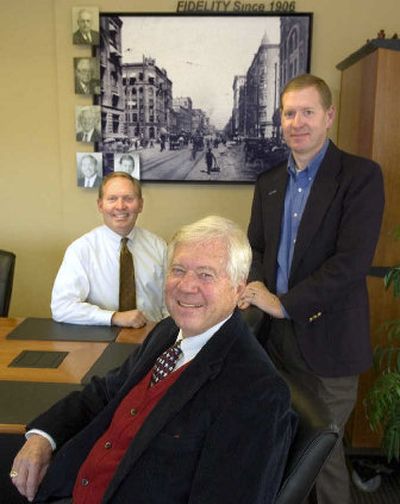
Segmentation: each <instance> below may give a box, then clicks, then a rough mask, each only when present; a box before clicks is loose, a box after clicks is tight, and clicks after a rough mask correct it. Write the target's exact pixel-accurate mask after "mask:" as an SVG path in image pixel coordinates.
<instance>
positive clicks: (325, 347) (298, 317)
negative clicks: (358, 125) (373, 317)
mask: <svg viewBox="0 0 400 504" xmlns="http://www.w3.org/2000/svg"><path fill="white" fill-rule="evenodd" d="M287 181H288V173H287V169H286V164H284V165H281V166H278V167H276V168H274V169H272V170H270V171H268V172H266V173H264V174H262V175H261V176H260V177H259V179H258V181H257V183H256V187H255V192H254V200H253V206H252V212H251V218H250V224H249V230H248V234H249V239H250V243H251V246H252V249H253V266H252V272H251V279H252V280H261V281H263V282H264V283H265V284H266V286H267V287H268V288H269V289H270V290H271V291H272V292H275V291H276V274H277V255H278V248H279V241H280V233H281V223H282V215H283V211H284V199H285V193H286V185H287ZM383 207H384V192H383V180H382V173H381V170H380V168H379V166H378V165H377V164H376V163H374V162H373V161H369V160H367V159H363V158H360V157H356V156H353V155H350V154H347V153H345V152H343V151H341V150H339V149H338V148H337V147H336V146H335V145H334V144H333V143H332V142H331V143H330V145H329V147H328V150H327V153H326V155H325V157H324V159H323V161H322V164H321V166H320V168H319V171H318V173H317V175H316V178H315V180H314V183H313V186H312V188H311V191H310V195H309V198H308V201H307V204H306V207H305V209H304V213H303V216H302V219H301V223H300V227H299V230H298V235H297V240H296V245H295V249H294V254H293V262H292V266H291V270H290V275H289V291H288V292H287V294H284V295H282V296H281V302H282V304H283V306H284V307H285V309H286V310H287V312H288V314H289V315H290V317H291V319H292V320H293V322H294V328H295V333H296V336H297V340H298V343H299V346H300V349H301V351H302V353H303V356H304V358H305V360H306V361H307V363H308V364H309V366H310V367H311V368H312V369H313V370H314V371H315V372H316V373H317V374H319V375H321V376H332V377H334V376H347V375H353V374H358V373H360V372H362V371H364V370H365V369H367V368H368V367H369V366H370V364H371V348H370V341H369V313H368V295H367V289H366V275H367V273H368V269H369V267H370V264H371V262H372V259H373V256H374V251H375V246H376V242H377V239H378V235H379V229H380V225H381V219H382V213H383Z"/></svg>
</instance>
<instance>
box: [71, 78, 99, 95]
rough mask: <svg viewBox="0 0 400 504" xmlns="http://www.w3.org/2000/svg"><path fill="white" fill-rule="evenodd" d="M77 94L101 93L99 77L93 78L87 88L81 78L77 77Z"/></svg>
mask: <svg viewBox="0 0 400 504" xmlns="http://www.w3.org/2000/svg"><path fill="white" fill-rule="evenodd" d="M75 94H86V95H93V94H100V81H99V80H98V79H91V81H90V82H89V84H88V86H87V89H86V90H85V89H84V88H83V86H82V83H81V82H80V81H79V79H77V78H76V77H75Z"/></svg>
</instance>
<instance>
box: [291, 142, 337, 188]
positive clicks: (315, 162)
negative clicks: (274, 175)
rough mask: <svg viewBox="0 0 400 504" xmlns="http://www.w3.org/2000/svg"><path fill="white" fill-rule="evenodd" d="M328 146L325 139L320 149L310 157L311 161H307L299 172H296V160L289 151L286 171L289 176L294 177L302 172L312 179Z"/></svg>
mask: <svg viewBox="0 0 400 504" xmlns="http://www.w3.org/2000/svg"><path fill="white" fill-rule="evenodd" d="M328 146H329V140H328V139H326V140H325V143H324V145H323V146H322V148H321V149H320V151H319V152H318V153H317V154H316V155H315V156H314V157H313V158H312V159H311V161H310V162H309V163H308V165H307V166H306V167H305V168H304V170H301V172H298V171H297V170H296V161H295V160H294V157H293V154H292V153H290V155H289V159H288V172H289V175H290V176H291V177H294V178H296V177H297V176H298V174H299V173H304V174H307V177H309V178H311V179H313V178H314V177H315V175H316V174H317V171H318V168H319V167H320V165H321V163H322V160H323V159H324V157H325V154H326V151H327V150H328Z"/></svg>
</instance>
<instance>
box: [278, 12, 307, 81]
mask: <svg viewBox="0 0 400 504" xmlns="http://www.w3.org/2000/svg"><path fill="white" fill-rule="evenodd" d="M308 40H309V27H308V19H305V18H302V17H300V16H282V17H281V47H280V70H279V74H280V90H282V89H283V87H284V86H285V84H286V83H287V82H288V81H289V80H290V79H292V78H293V77H296V75H301V74H303V73H306V72H307V71H308V68H307V51H308Z"/></svg>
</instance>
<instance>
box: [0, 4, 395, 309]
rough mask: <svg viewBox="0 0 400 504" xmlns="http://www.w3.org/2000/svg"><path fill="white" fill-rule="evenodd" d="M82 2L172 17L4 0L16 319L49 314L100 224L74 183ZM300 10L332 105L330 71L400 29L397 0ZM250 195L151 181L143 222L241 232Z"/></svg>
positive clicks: (161, 229) (1, 205)
mask: <svg viewBox="0 0 400 504" xmlns="http://www.w3.org/2000/svg"><path fill="white" fill-rule="evenodd" d="M209 3H210V2H209ZM242 3H244V2H242ZM253 3H259V2H253ZM78 5H93V6H98V7H99V9H100V10H101V11H103V12H106V11H107V12H110V11H114V12H133V11H137V12H139V11H145V12H151V11H153V12H167V11H170V12H175V11H176V5H177V2H176V1H170V0H162V1H161V0H158V1H156V0H146V1H138V0H99V1H91V0H87V1H85V2H77V1H70V0H12V1H7V0H0V12H1V20H2V23H1V24H2V28H1V30H0V56H1V71H0V90H1V92H0V110H1V119H2V120H1V122H0V138H1V146H2V147H1V149H0V248H4V249H9V250H13V251H14V252H15V253H16V254H17V267H16V274H15V284H14V292H13V299H12V304H11V311H10V315H12V316H26V315H30V316H43V317H45V316H49V314H50V312H49V301H50V292H51V286H52V282H53V279H54V276H55V274H56V272H57V268H58V265H59V263H60V261H61V259H62V256H63V252H64V249H65V247H66V245H67V244H68V243H69V242H71V241H72V240H73V239H75V238H76V237H78V236H79V235H81V234H82V233H84V232H85V231H87V230H89V229H91V228H92V227H94V226H95V225H97V224H98V223H100V222H101V221H100V218H99V215H98V213H97V210H96V201H95V199H96V197H95V194H94V193H92V192H85V191H83V190H81V189H79V188H77V187H76V185H75V152H76V151H77V150H78V149H77V144H76V142H75V139H74V110H75V105H80V104H81V105H83V104H86V103H89V101H88V99H85V98H84V97H79V96H75V94H74V91H73V68H72V60H73V57H76V56H83V55H87V54H88V53H87V51H88V50H87V49H85V48H83V49H82V48H79V47H76V46H73V45H72V43H71V33H72V24H71V10H72V7H73V6H78ZM265 5H266V6H267V7H268V6H269V3H268V2H266V3H265ZM296 8H297V11H298V12H314V34H313V41H312V59H311V62H312V66H311V70H312V72H314V73H317V74H319V75H321V76H322V77H324V78H325V79H326V80H327V82H328V83H329V84H330V85H331V87H332V90H333V93H334V97H335V100H336V102H337V99H338V95H339V90H340V72H339V71H338V70H336V68H335V65H336V64H337V63H338V62H339V61H341V60H342V59H344V58H345V57H347V56H348V55H349V54H350V53H351V52H353V51H355V50H357V49H358V48H359V47H361V46H362V45H363V44H364V43H365V41H366V39H367V38H374V37H375V35H376V33H377V32H378V31H379V30H380V29H381V28H384V29H385V30H386V33H387V34H389V35H391V34H393V33H394V32H395V31H396V30H398V29H399V28H398V18H399V14H400V4H399V2H398V0H383V1H381V2H375V1H374V0H368V1H367V0H352V2H348V1H347V0H337V1H336V2H331V1H329V0H303V1H297V2H296ZM232 56H234V55H232ZM335 135H336V128H335V129H334V130H333V131H332V137H333V138H335ZM87 150H90V149H87ZM252 191H253V188H252V186H251V185H221V186H219V185H218V186H214V187H213V186H209V185H199V184H162V183H158V184H150V183H147V184H145V185H144V196H145V210H144V213H143V215H142V216H141V217H140V220H139V225H142V226H144V227H147V228H149V229H150V230H152V231H154V232H156V233H158V234H160V235H161V236H163V237H164V238H165V239H169V238H170V236H171V234H172V233H173V232H174V231H175V229H176V228H177V227H178V226H180V225H181V224H183V223H187V222H190V221H193V220H194V219H197V218H198V217H201V216H204V215H206V214H210V213H218V214H222V215H225V216H227V217H230V218H233V219H235V220H237V221H238V222H239V223H240V224H241V225H242V226H243V227H244V228H245V227H246V226H247V222H248V219H249V212H250V205H251V199H252Z"/></svg>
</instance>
